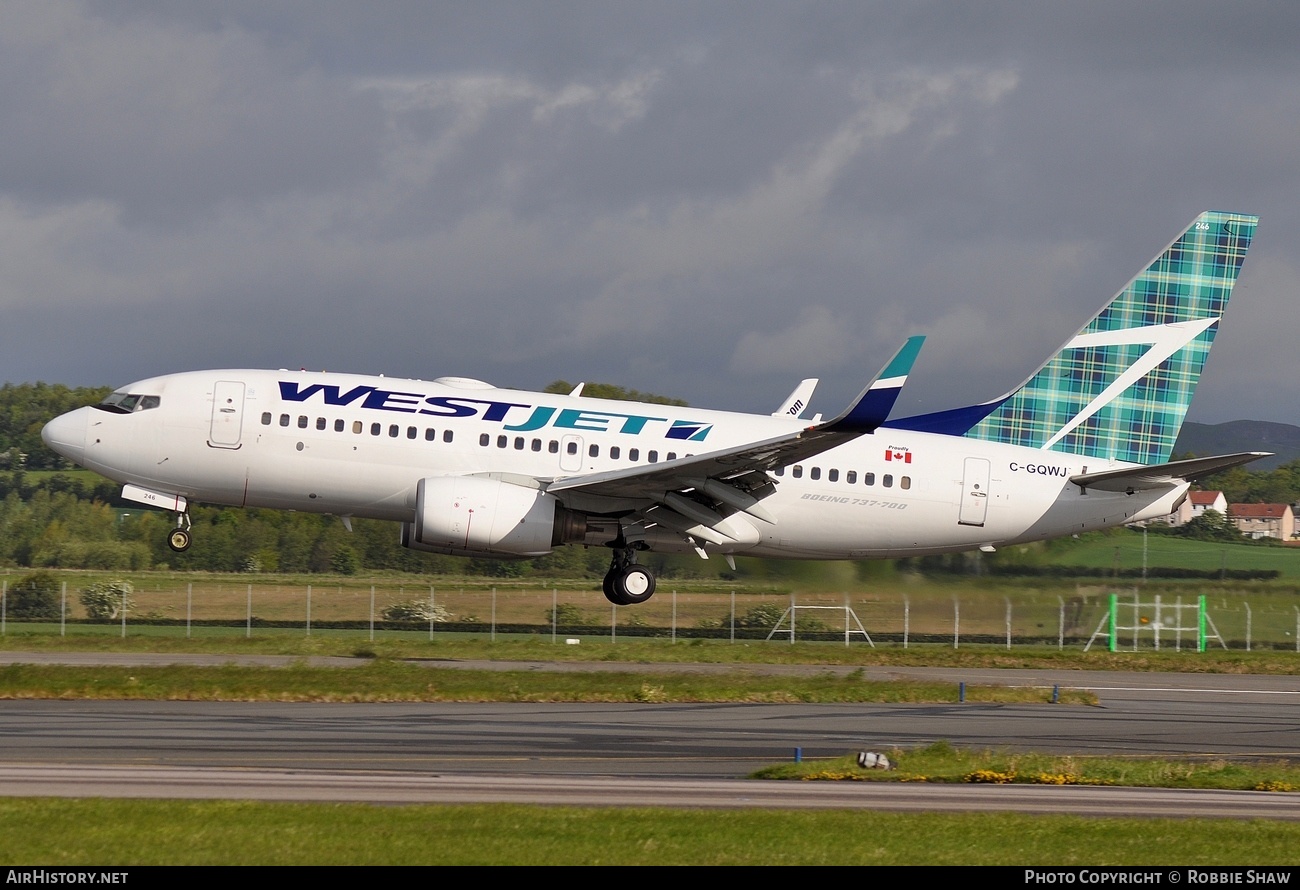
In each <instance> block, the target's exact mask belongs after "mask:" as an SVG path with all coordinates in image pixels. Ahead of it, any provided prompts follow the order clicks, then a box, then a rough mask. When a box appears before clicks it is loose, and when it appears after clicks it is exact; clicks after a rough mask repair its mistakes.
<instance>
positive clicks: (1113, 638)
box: [1106, 593, 1119, 652]
mask: <svg viewBox="0 0 1300 890" xmlns="http://www.w3.org/2000/svg"><path fill="white" fill-rule="evenodd" d="M1118 618H1119V594H1117V593H1112V594H1111V595H1110V633H1109V634H1108V635H1107V636H1108V638H1109V639H1108V640H1107V642H1106V647H1107V648H1108V649H1109V650H1110V651H1111V652H1114V651H1116V650H1117V649H1118V640H1119V631H1118V630H1116V629H1115V628H1116V626H1117V625H1118V624H1119V620H1118Z"/></svg>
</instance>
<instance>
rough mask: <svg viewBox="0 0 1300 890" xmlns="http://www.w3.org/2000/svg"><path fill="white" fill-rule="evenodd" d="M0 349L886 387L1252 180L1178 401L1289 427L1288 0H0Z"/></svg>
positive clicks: (985, 395) (1026, 328)
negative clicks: (1246, 235) (897, 362)
mask: <svg viewBox="0 0 1300 890" xmlns="http://www.w3.org/2000/svg"><path fill="white" fill-rule="evenodd" d="M0 12H2V13H3V18H2V19H0V21H3V27H2V28H0V133H3V134H4V140H3V147H2V148H0V256H2V257H3V259H2V260H0V310H2V311H3V326H2V327H0V382H4V381H7V382H11V383H23V382H33V381H38V380H41V381H46V382H50V383H66V384H69V385H74V386H80V385H95V386H98V385H112V386H118V385H122V384H125V383H128V382H130V381H132V380H136V379H140V378H144V377H150V376H154V375H157V374H163V373H169V372H172V371H179V370H190V369H197V368H232V367H293V368H298V367H307V368H325V369H328V370H339V371H353V372H357V373H383V374H387V375H390V376H400V377H419V378H424V379H432V378H434V377H438V376H442V375H460V376H473V377H479V378H482V379H485V380H488V381H490V382H492V383H495V384H497V385H499V386H507V387H517V388H540V387H542V386H545V385H546V384H547V383H549V382H551V381H552V380H555V379H557V378H562V379H565V380H569V381H571V382H577V381H581V380H589V381H600V382H605V383H615V384H619V385H622V386H626V387H630V388H633V389H638V390H642V391H648V392H656V393H661V394H664V395H669V396H674V397H677V398H682V399H686V400H687V401H688V402H690V403H691V404H692V405H698V406H703V407H712V408H728V409H736V410H746V411H760V412H770V411H773V410H775V409H776V408H777V406H778V405H779V404H780V403H781V401H782V400H783V399H784V397H785V396H786V395H787V394H788V393H789V391H790V390H791V389H792V388H793V387H794V385H795V384H796V383H797V382H798V381H799V380H800V379H801V378H804V377H819V378H821V380H822V383H821V387H820V388H819V390H818V392H817V395H816V397H815V398H814V400H813V405H812V407H813V410H814V411H820V412H823V413H825V414H827V415H831V414H834V413H836V412H837V411H838V410H839V409H840V408H841V407H842V406H843V403H844V402H846V401H847V400H848V399H850V398H851V397H852V396H853V395H854V394H855V393H856V392H857V391H858V389H859V388H860V387H861V386H862V385H863V384H864V383H865V382H866V381H867V380H868V379H869V378H870V377H871V376H872V375H874V374H875V372H876V371H877V370H878V369H879V368H880V366H881V365H882V364H883V363H884V362H885V360H886V359H888V358H889V356H890V355H891V354H892V353H893V351H894V350H895V349H896V348H897V347H898V346H899V345H900V344H901V343H902V341H903V339H904V338H905V337H907V336H909V335H912V334H926V335H928V338H929V339H928V340H927V342H926V345H925V348H924V350H923V351H922V353H921V356H920V358H919V360H918V362H917V364H916V367H915V370H914V373H913V375H912V379H911V380H910V381H909V383H908V386H907V387H906V389H905V390H904V392H903V395H902V398H901V400H900V403H899V406H898V408H896V410H895V415H896V416H899V415H903V414H911V413H918V412H920V411H931V410H941V409H944V408H949V407H955V406H958V405H962V404H968V403H973V402H979V401H984V400H986V399H989V398H993V397H995V396H998V395H1001V394H1002V393H1004V392H1005V391H1007V390H1009V389H1011V388H1013V387H1014V386H1015V385H1017V384H1018V383H1019V382H1020V381H1022V380H1023V379H1025V378H1026V377H1028V376H1029V375H1030V373H1032V372H1033V371H1034V370H1035V369H1036V368H1037V367H1038V365H1039V364H1041V363H1042V361H1044V360H1045V359H1046V358H1047V357H1048V356H1049V355H1050V354H1051V353H1052V352H1054V351H1055V349H1056V347H1057V346H1059V345H1060V344H1061V343H1062V342H1064V341H1065V340H1066V339H1067V338H1068V337H1069V336H1070V335H1072V334H1073V333H1074V332H1075V331H1076V330H1077V329H1078V328H1079V327H1080V326H1081V325H1082V324H1083V323H1084V322H1085V321H1086V320H1087V319H1088V318H1089V317H1090V316H1091V315H1092V314H1093V312H1094V311H1095V310H1097V309H1098V308H1099V307H1100V306H1101V305H1102V304H1104V303H1105V302H1106V301H1107V300H1108V299H1109V298H1110V297H1111V296H1112V295H1113V294H1114V293H1115V292H1116V291H1118V290H1119V289H1120V288H1121V287H1123V286H1124V285H1125V284H1126V283H1127V281H1128V280H1129V279H1130V278H1131V277H1132V276H1133V274H1134V273H1136V272H1137V271H1138V270H1139V269H1140V268H1141V267H1143V266H1144V265H1145V263H1146V262H1147V261H1148V260H1149V259H1151V258H1152V257H1153V256H1154V255H1155V254H1157V253H1158V252H1159V251H1160V250H1162V249H1163V248H1164V246H1165V245H1166V244H1167V243H1168V242H1169V241H1171V240H1172V239H1173V238H1174V237H1175V236H1177V235H1178V234H1180V233H1181V231H1182V230H1183V228H1185V227H1186V226H1187V224H1188V223H1190V222H1191V220H1192V219H1193V218H1194V217H1195V216H1196V214H1198V213H1199V212H1201V211H1203V210H1227V211H1237V212H1243V213H1253V214H1258V215H1259V216H1260V217H1261V222H1260V226H1259V229H1258V232H1257V234H1256V239H1255V242H1254V244H1253V245H1252V247H1251V250H1250V253H1249V255H1248V257H1247V260H1246V264H1245V267H1244V271H1243V273H1242V276H1241V279H1240V285H1239V286H1238V288H1237V290H1236V291H1235V294H1234V297H1233V303H1232V305H1231V306H1230V308H1229V311H1228V315H1227V317H1226V319H1225V321H1224V323H1223V325H1222V327H1221V329H1220V333H1219V338H1218V341H1217V343H1216V348H1215V350H1214V352H1213V354H1212V355H1211V356H1210V359H1209V363H1208V365H1207V367H1206V373H1205V375H1204V377H1203V378H1202V383H1201V386H1200V389H1199V391H1198V393H1197V399H1196V402H1195V403H1194V404H1193V405H1192V409H1191V412H1190V414H1189V419H1191V420H1196V421H1200V422H1204V423H1220V422H1224V421H1229V420H1238V419H1251V420H1272V421H1280V422H1284V423H1300V369H1297V367H1296V359H1295V355H1296V348H1297V332H1298V331H1300V323H1298V316H1297V312H1296V308H1295V299H1294V298H1295V295H1296V293H1297V290H1298V288H1300V242H1298V239H1297V233H1298V232H1300V219H1298V217H1300V160H1298V159H1300V64H1297V57H1296V52H1297V46H1300V3H1283V2H1267V0H1244V2H1243V0H1237V2H1233V3H1224V2H1221V0H1220V2H1196V0H1177V2H1132V0H1122V2H1074V3H1031V2H1007V3H998V2H980V3H968V4H962V3H955V2H952V0H944V2H934V3H929V2H899V0H890V2H881V3H877V2H866V0H853V2H843V3H839V2H794V0H787V2H761V0H738V2H728V0H693V2H682V3H678V2H664V0H655V2H629V3H621V2H610V0H604V2H569V0H545V2H543V0H535V2H491V0H473V2H446V0H443V2H430V0H411V2H397V0H392V2H365V3H361V2H353V3H344V2H325V0H310V2H308V0H304V2H274V0H248V2H237V0H222V2H220V3H194V2H190V0H183V2H167V0H155V2H148V0H139V2H131V0H112V2H103V3H99V2H74V0H0Z"/></svg>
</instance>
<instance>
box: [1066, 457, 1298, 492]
mask: <svg viewBox="0 0 1300 890" xmlns="http://www.w3.org/2000/svg"><path fill="white" fill-rule="evenodd" d="M1262 457H1272V453H1271V452H1268V451H1242V452H1238V453H1237V454H1220V455H1216V456H1214V457H1194V458H1191V459H1190V460H1176V461H1173V462H1172V463H1167V464H1154V465H1152V466H1148V467H1129V468H1127V469H1124V470H1107V471H1105V472H1102V473H1081V474H1079V475H1077V476H1071V477H1070V481H1071V482H1073V483H1074V484H1075V485H1077V486H1079V487H1080V488H1082V489H1084V490H1087V489H1089V488H1094V489H1097V490H1098V491H1122V492H1127V493H1129V494H1132V493H1133V492H1135V491H1146V490H1148V489H1153V488H1169V487H1170V486H1173V485H1181V484H1182V483H1184V482H1192V481H1194V480H1196V479H1200V478H1201V477H1202V476H1209V475H1210V474H1211V473H1218V472H1220V471H1221V470H1228V469H1231V468H1232V467H1239V466H1241V465H1242V464H1248V463H1250V462H1251V461H1253V460H1259V459H1260V458H1262Z"/></svg>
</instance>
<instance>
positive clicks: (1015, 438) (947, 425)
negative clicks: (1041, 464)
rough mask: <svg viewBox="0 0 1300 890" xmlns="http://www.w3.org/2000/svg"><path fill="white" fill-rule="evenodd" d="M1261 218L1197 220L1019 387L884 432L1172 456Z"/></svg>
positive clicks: (1151, 460) (1154, 458)
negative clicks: (922, 432) (900, 430)
mask: <svg viewBox="0 0 1300 890" xmlns="http://www.w3.org/2000/svg"><path fill="white" fill-rule="evenodd" d="M1258 221H1259V218H1258V217H1255V216H1246V215H1243V214H1239V213H1221V212H1215V211H1209V212H1206V213H1202V214H1201V215H1200V216H1198V217H1197V218H1196V219H1195V220H1194V221H1193V222H1192V224H1191V225H1190V226H1189V227H1188V228H1187V231H1185V232H1183V234H1182V235H1181V236H1180V237H1179V238H1178V239H1177V240H1175V241H1174V242H1172V243H1171V244H1170V245H1169V246H1168V247H1167V248H1165V250H1164V251H1163V252H1162V253H1160V255H1159V256H1157V257H1156V258H1155V259H1154V260H1153V261H1152V262H1151V263H1150V264H1149V265H1148V266H1147V267H1146V269H1145V270H1143V271H1142V272H1140V273H1139V274H1138V275H1137V276H1136V277H1135V278H1134V279H1133V280H1132V281H1130V282H1129V283H1128V285H1127V286H1126V287H1125V288H1124V289H1123V290H1121V291H1120V292H1119V293H1118V294H1117V295H1116V296H1115V298H1114V299H1113V300H1111V301H1110V302H1109V303H1107V304H1106V306H1105V307H1104V308H1103V309H1102V310H1101V311H1100V312H1098V313H1097V315H1096V316H1094V317H1093V319H1092V320H1091V321H1089V322H1088V324H1086V325H1085V326H1084V327H1083V328H1082V329H1081V330H1080V331H1079V332H1078V333H1077V334H1075V336H1073V337H1072V338H1070V340H1069V341H1067V342H1066V343H1065V345H1063V346H1062V347H1061V350H1060V351H1059V352H1058V353H1057V354H1056V355H1055V356H1053V357H1052V358H1051V359H1049V360H1048V361H1047V362H1046V363H1045V364H1044V365H1043V366H1042V367H1041V368H1040V369H1039V370H1038V371H1037V372H1036V373H1035V374H1034V375H1033V376H1031V377H1030V378H1029V379H1028V380H1027V381H1025V383H1024V384H1022V385H1021V386H1020V387H1019V388H1018V389H1016V390H1014V391H1013V392H1011V393H1008V394H1007V395H1005V396H1003V397H1002V398H1000V399H994V400H993V401H991V402H986V403H984V404H982V405H973V406H971V407H968V408H958V409H955V410H952V411H943V412H940V413H938V414H927V415H922V416H918V417H911V418H905V419H902V420H899V421H893V422H890V423H888V424H886V426H889V427H897V428H904V429H917V430H926V431H930V432H942V433H948V434H951V435H958V436H967V437H969V438H974V439H983V440H986V441H990V442H1003V443H1008V444H1013V445H1023V446H1027V447H1030V448H1041V449H1047V450H1052V451H1062V452H1067V453H1070V454H1081V455H1086V456H1088V457H1096V458H1101V459H1104V460H1115V461H1125V462H1130V463H1140V464H1155V463H1163V462H1165V461H1167V460H1169V456H1170V454H1171V452H1172V451H1173V448H1174V441H1175V440H1176V439H1177V438H1178V431H1179V429H1180V428H1181V427H1182V424H1183V418H1184V417H1186V415H1187V408H1188V406H1189V405H1190V404H1191V402H1192V394H1193V392H1194V391H1195V389H1196V383H1197V381H1198V380H1199V379H1200V376H1201V369H1202V368H1203V367H1204V366H1205V359H1206V356H1208V355H1209V352H1210V346H1211V345H1212V344H1213V343H1214V337H1215V334H1217V333H1218V330H1219V319H1220V318H1222V317H1223V312H1224V309H1225V308H1226V307H1227V304H1228V298H1229V297H1230V296H1231V295H1232V287H1233V285H1234V284H1235V283H1236V281H1237V273H1238V272H1239V271H1240V270H1241V263H1242V260H1243V259H1245V256H1246V250H1247V248H1249V247H1250V242H1251V238H1252V237H1253V236H1254V234H1255V225H1256V223H1258Z"/></svg>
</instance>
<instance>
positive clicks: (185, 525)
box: [167, 513, 192, 553]
mask: <svg viewBox="0 0 1300 890" xmlns="http://www.w3.org/2000/svg"><path fill="white" fill-rule="evenodd" d="M191 543H192V540H191V535H190V514H188V513H177V514H176V527H175V528H174V529H172V530H171V531H170V532H168V534H167V546H168V547H170V548H172V549H173V550H175V551H176V552H177V553H184V552H185V551H186V550H189V549H190V544H191Z"/></svg>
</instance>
